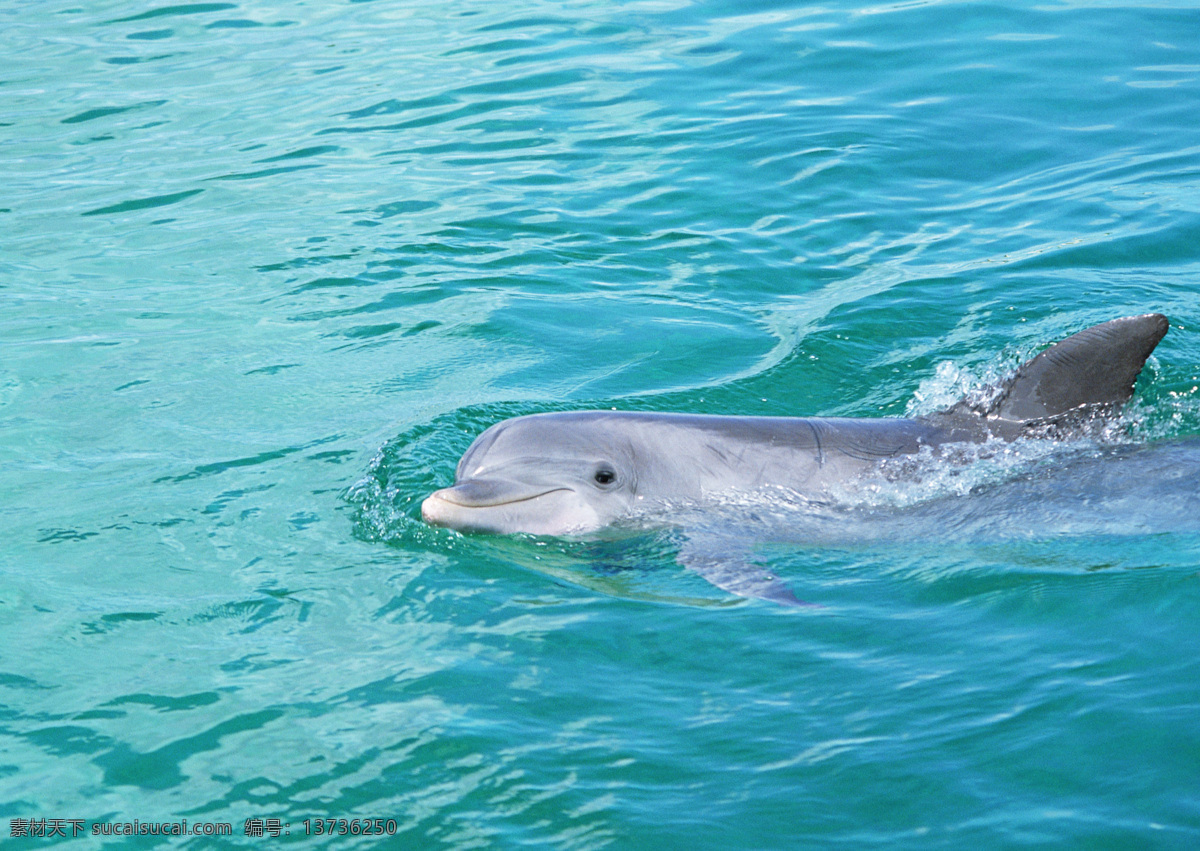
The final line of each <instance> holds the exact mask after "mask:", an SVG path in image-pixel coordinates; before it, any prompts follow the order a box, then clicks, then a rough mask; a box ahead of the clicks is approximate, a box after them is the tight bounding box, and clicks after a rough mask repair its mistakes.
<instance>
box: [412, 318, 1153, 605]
mask: <svg viewBox="0 0 1200 851" xmlns="http://www.w3.org/2000/svg"><path fill="white" fill-rule="evenodd" d="M1167 329H1168V323H1167V319H1166V317H1164V316H1162V315H1161V314H1157V313H1151V314H1145V315H1142V316H1130V317H1125V318H1122V319H1114V320H1112V321H1109V322H1105V323H1103V324H1101V325H1096V326H1093V327H1091V328H1088V329H1086V330H1084V331H1081V332H1079V333H1077V334H1075V335H1073V336H1071V337H1068V338H1066V339H1065V340H1062V341H1061V342H1059V343H1056V344H1055V345H1053V346H1051V347H1050V348H1048V349H1046V350H1045V351H1043V352H1042V353H1041V354H1039V355H1038V356H1037V357H1035V358H1033V359H1032V360H1030V361H1028V362H1026V363H1025V364H1023V365H1022V366H1021V367H1020V368H1019V369H1018V370H1017V371H1016V373H1015V374H1014V375H1013V376H1012V377H1011V378H1010V379H1008V380H1007V381H1005V382H1003V384H1002V385H1001V386H1000V387H999V388H997V392H996V394H995V395H994V396H993V397H992V400H991V401H990V402H988V403H986V404H979V403H973V402H970V401H968V400H966V399H964V400H961V401H959V402H957V403H956V404H954V405H953V406H951V407H950V408H948V409H946V410H944V411H940V412H938V413H936V414H933V415H930V416H926V417H916V418H881V419H846V418H822V417H731V416H710V415H702V414H680V413H646V412H637V413H635V412H618V411H575V412H565V413H549V414H533V415H530V416H523V417H515V418H513V419H509V420H504V421H503V422H500V423H497V424H496V425H493V426H492V427H490V428H488V429H487V430H486V431H484V432H483V433H482V434H481V435H480V436H479V437H478V438H477V439H476V440H475V442H474V443H473V444H472V445H471V447H470V448H469V449H468V450H467V452H466V453H465V454H464V455H463V457H462V460H461V461H459V464H458V468H457V470H456V472H455V484H454V485H453V486H452V487H448V488H443V489H441V490H438V491H436V492H435V493H433V494H432V495H430V496H429V497H428V498H427V499H426V500H425V501H424V503H423V504H422V506H421V516H422V518H423V519H424V520H425V521H426V522H427V523H430V524H432V525H437V526H446V527H449V528H452V529H456V530H459V531H463V532H482V533H491V534H512V533H529V534H535V535H555V536H578V535H586V534H588V533H592V532H596V531H598V530H601V529H604V528H606V527H609V526H613V525H617V524H620V525H636V524H637V523H639V522H643V521H644V522H647V523H651V524H659V525H661V524H669V523H670V522H671V515H672V507H673V506H678V505H687V506H689V507H690V508H691V509H692V511H690V512H689V514H691V515H693V516H694V514H695V508H696V507H697V506H700V507H701V508H703V507H704V506H708V508H709V510H711V511H713V512H717V513H719V512H720V511H721V507H722V505H728V504H729V500H730V499H731V498H737V497H739V496H741V495H754V494H764V493H769V492H771V491H779V490H780V489H782V490H784V491H786V492H788V493H791V494H795V495H798V496H799V497H801V498H803V499H805V500H809V501H811V502H813V503H814V504H819V503H820V502H821V501H823V500H827V499H830V498H831V497H832V495H833V494H836V493H838V492H842V490H843V489H844V488H845V487H847V486H851V487H852V486H853V485H854V483H856V482H860V481H863V480H865V479H868V478H869V477H871V476H872V475H877V474H878V473H879V471H880V470H881V469H883V468H884V465H886V464H889V463H893V464H894V461H895V459H903V458H906V457H915V456H917V455H918V454H920V453H927V454H932V455H934V456H935V457H944V458H949V456H951V455H952V454H953V451H952V450H953V447H954V446H955V445H969V444H978V443H983V442H985V441H988V440H993V439H1001V440H1003V441H1012V440H1015V439H1017V438H1021V437H1035V438H1037V437H1044V438H1050V439H1053V438H1058V437H1063V436H1069V435H1071V434H1073V433H1077V432H1078V431H1079V430H1080V429H1081V428H1082V427H1084V426H1085V425H1086V424H1088V423H1094V422H1096V421H1098V420H1102V419H1104V418H1111V417H1113V416H1115V415H1117V414H1118V413H1119V412H1120V410H1121V408H1122V406H1123V405H1124V404H1125V402H1127V401H1128V400H1129V398H1130V396H1131V395H1132V393H1133V387H1134V383H1135V382H1136V380H1137V376H1138V374H1139V373H1140V372H1141V370H1142V367H1143V365H1144V364H1145V362H1146V358H1148V357H1149V356H1150V353H1151V352H1153V351H1154V348H1155V346H1157V345H1158V343H1159V341H1160V340H1161V339H1162V338H1163V336H1165V334H1166V333H1167ZM687 549H688V552H686V553H685V554H683V555H681V560H683V561H684V562H685V563H686V564H687V565H688V566H689V567H691V568H692V569H694V570H696V571H697V572H699V573H700V574H701V575H703V576H704V577H705V578H706V579H708V580H709V581H710V582H712V583H713V584H715V585H718V586H719V587H722V588H725V589H726V590H731V591H733V592H735V593H738V594H742V595H744V596H758V597H766V598H771V599H777V600H780V601H783V602H796V601H795V598H794V597H791V596H790V592H788V591H787V590H786V588H784V587H782V586H781V584H780V583H779V581H778V580H777V579H775V577H773V576H770V575H769V574H764V573H763V572H762V571H759V570H756V569H753V568H748V567H747V566H745V565H743V564H740V563H737V562H736V560H734V561H733V562H731V561H730V560H729V559H723V558H721V557H720V556H716V555H713V554H710V553H703V552H698V551H697V547H695V546H691V547H688V548H687Z"/></svg>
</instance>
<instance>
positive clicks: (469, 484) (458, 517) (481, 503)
mask: <svg viewBox="0 0 1200 851" xmlns="http://www.w3.org/2000/svg"><path fill="white" fill-rule="evenodd" d="M560 490H567V488H562V487H545V486H537V485H526V484H523V483H520V482H512V481H505V480H502V479H467V480H466V481H462V482H459V483H458V484H456V485H454V487H449V488H442V489H441V490H439V491H434V492H433V493H432V494H430V495H429V496H428V497H426V499H425V501H424V502H422V503H421V519H422V520H424V521H425V522H426V523H430V524H432V525H434V526H450V527H459V526H463V525H465V524H463V522H462V521H463V518H464V512H463V509H467V510H468V511H469V510H470V509H472V508H496V507H498V506H502V505H511V504H513V503H515V502H526V501H528V500H531V499H537V498H538V497H539V496H545V495H546V494H548V493H553V492H555V491H560Z"/></svg>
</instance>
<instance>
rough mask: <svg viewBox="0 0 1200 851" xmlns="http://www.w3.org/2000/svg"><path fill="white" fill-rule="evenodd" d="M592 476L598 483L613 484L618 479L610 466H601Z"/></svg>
mask: <svg viewBox="0 0 1200 851" xmlns="http://www.w3.org/2000/svg"><path fill="white" fill-rule="evenodd" d="M592 478H593V479H594V480H595V482H596V484H598V485H611V484H612V483H613V482H615V481H616V480H617V474H616V473H614V472H613V471H612V470H610V469H608V467H601V468H600V469H599V470H597V471H596V472H595V473H594V474H593V475H592Z"/></svg>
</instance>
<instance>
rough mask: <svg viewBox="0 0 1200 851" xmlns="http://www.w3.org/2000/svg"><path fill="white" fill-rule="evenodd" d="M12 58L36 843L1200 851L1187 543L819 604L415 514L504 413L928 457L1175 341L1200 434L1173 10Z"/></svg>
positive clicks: (22, 694) (121, 38) (533, 30)
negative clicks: (721, 419) (608, 415)
mask: <svg viewBox="0 0 1200 851" xmlns="http://www.w3.org/2000/svg"><path fill="white" fill-rule="evenodd" d="M0 52H2V53H3V55H4V56H5V63H4V67H3V69H0V104H2V105H3V108H2V110H0V145H2V147H0V150H2V152H3V153H2V154H0V162H2V163H3V175H4V187H5V192H4V195H3V198H0V305H2V309H0V346H2V350H3V359H2V360H0V427H2V432H0V433H2V435H3V439H2V440H0V495H2V496H0V518H2V523H3V526H2V527H0V533H2V535H3V539H4V545H3V549H2V550H0V580H2V582H0V819H3V821H0V836H3V838H4V840H5V842H6V844H8V843H11V844H12V845H13V847H17V848H22V847H30V848H37V847H45V846H49V845H57V844H64V845H68V846H71V847H80V848H87V847H100V846H101V845H103V846H104V847H138V848H141V847H155V846H157V845H163V846H166V845H180V846H186V847H192V848H207V847H231V846H232V847H263V846H264V845H266V846H268V847H269V846H271V845H276V844H281V843H282V844H286V845H289V846H292V845H294V846H302V845H303V846H311V847H325V846H327V845H332V846H334V847H356V848H357V847H398V848H410V847H411V848H429V847H445V848H482V847H512V846H522V845H523V846H539V847H554V848H569V849H592V848H604V847H612V848H654V849H663V848H696V847H712V848H728V849H734V848H747V849H761V848H792V847H830V848H834V847H836V848H859V847H864V846H872V845H883V846H884V847H888V848H914V849H925V848H963V847H982V848H1014V847H1047V846H1056V847H1057V846H1064V847H1088V848H1190V847H1195V846H1196V845H1197V843H1200V662H1198V661H1197V654H1196V636H1197V634H1198V632H1200V570H1198V564H1200V535H1198V534H1197V531H1196V525H1195V523H1192V524H1190V525H1189V524H1187V523H1184V522H1179V523H1178V524H1176V525H1174V526H1173V525H1172V524H1171V522H1170V518H1171V512H1170V511H1164V512H1160V513H1159V520H1160V521H1163V522H1161V523H1160V525H1159V527H1158V528H1153V529H1145V530H1141V531H1139V529H1138V528H1132V529H1130V528H1124V527H1109V526H1107V525H1105V524H1098V525H1097V526H1095V527H1093V528H1087V529H1074V530H1072V529H1067V530H1057V531H1055V530H1049V531H1047V530H1044V529H1043V530H1041V531H1039V527H1038V515H1039V508H1038V506H1039V504H1038V502H1037V500H1034V499H1029V500H1026V501H1025V503H1024V504H1019V503H1018V502H1017V501H1015V500H1013V501H1010V502H1009V503H1007V504H1003V503H1002V505H1007V507H1008V508H1011V509H1012V511H1013V514H1012V518H1011V521H1008V520H1006V519H1005V518H1006V516H1007V512H1005V511H1001V512H1000V515H1001V516H1000V519H999V520H997V521H996V522H997V524H998V525H999V526H1000V527H1007V531H1008V533H1009V534H994V535H992V534H989V535H976V534H972V533H970V530H968V531H967V532H963V531H961V530H960V531H959V532H955V531H954V530H953V529H947V530H946V531H945V534H942V535H932V536H924V537H920V536H918V537H914V538H905V537H904V536H899V537H898V538H897V539H896V540H883V541H879V540H876V541H871V542H859V543H856V542H855V541H842V542H840V543H838V544H837V545H836V546H821V545H816V544H812V543H803V542H799V543H788V542H786V541H783V542H779V541H776V542H773V543H769V544H763V545H762V546H761V547H759V550H758V556H759V557H760V558H761V560H762V561H764V562H765V563H766V564H768V565H769V566H770V568H771V569H772V570H773V571H774V572H775V573H776V574H778V575H779V576H780V577H781V578H783V579H784V580H785V581H786V582H788V584H789V585H790V586H791V587H793V588H794V589H795V590H796V593H797V594H798V595H799V596H800V597H802V598H803V599H805V600H807V601H811V602H813V603H815V604H817V605H815V606H813V607H809V608H807V609H803V610H800V611H796V610H791V609H785V608H784V607H781V606H775V605H772V604H770V603H764V602H762V601H747V600H741V599H738V598H736V597H731V596H730V595H728V594H725V593H723V592H721V591H719V590H717V589H715V588H712V587H711V586H709V585H708V584H706V583H705V582H704V581H703V580H702V579H700V578H699V577H698V576H696V575H694V574H692V573H689V572H688V571H686V570H685V569H684V568H683V567H681V566H680V565H679V564H678V563H677V561H676V557H675V556H676V551H677V546H678V542H677V541H674V540H672V539H669V538H668V539H662V538H653V539H650V540H635V541H630V542H610V543H609V544H607V545H601V544H595V543H589V542H555V541H547V540H530V539H502V538H495V539H487V538H466V537H462V536H458V535H456V534H454V533H451V532H447V531H445V530H435V529H430V528H427V527H425V526H424V525H423V524H421V523H420V521H419V514H418V505H419V501H420V499H421V498H422V497H423V496H424V495H425V494H427V493H428V492H429V491H430V490H431V489H433V488H435V487H439V486H443V485H446V484H449V483H450V481H451V479H452V477H453V469H454V464H455V462H456V461H457V458H458V456H459V454H460V453H461V452H462V451H463V449H465V448H466V446H467V445H468V444H469V443H470V441H471V439H472V437H473V436H474V435H475V434H476V433H477V432H478V431H479V430H481V429H482V428H483V427H485V426H486V425H488V424H490V423H491V422H494V421H496V420H498V419H501V418H503V417H506V416H512V415H515V414H523V413H530V412H533V411H541V410H552V409H555V410H556V409H569V408H579V407H593V406H603V407H623V408H637V409H644V410H689V411H704V412H710V413H735V414H772V415H776V414H778V415H791V414H821V415H842V416H884V415H901V414H904V413H905V412H906V411H910V410H914V409H917V410H920V409H922V405H925V406H928V405H930V404H931V403H930V402H929V400H930V399H933V398H937V397H939V396H953V395H954V392H953V391H955V390H956V388H960V387H967V388H973V387H979V386H981V385H983V384H986V382H987V381H988V380H989V379H990V378H992V377H994V376H996V375H998V374H1002V373H1003V372H1004V370H1005V369H1008V368H1011V367H1012V366H1013V365H1014V364H1016V363H1017V362H1018V361H1019V360H1020V359H1021V358H1022V357H1025V356H1028V355H1029V354H1031V353H1032V352H1034V351H1036V350H1037V349H1038V347H1039V345H1041V344H1044V343H1045V342H1048V341H1049V340H1052V339H1056V338H1058V337H1061V336H1064V335H1065V334H1067V333H1071V332H1073V331H1076V330H1079V329H1080V328H1082V327H1085V326H1086V325H1088V324H1091V323H1093V322H1099V321H1103V320H1106V319H1109V318H1112V317H1115V316H1118V315H1123V314H1127V313H1140V312H1145V311H1148V310H1159V311H1162V312H1164V313H1166V314H1167V315H1168V316H1169V317H1170V318H1171V320H1172V330H1171V332H1170V333H1169V334H1168V336H1167V338H1166V339H1165V340H1164V342H1163V344H1162V345H1161V346H1160V347H1159V350H1158V352H1157V353H1156V355H1155V356H1154V358H1153V359H1152V361H1151V363H1150V366H1149V368H1148V370H1147V374H1146V375H1144V377H1143V380H1142V382H1141V383H1140V385H1139V393H1138V401H1137V403H1136V405H1135V406H1134V411H1133V413H1132V414H1131V415H1130V418H1129V420H1128V422H1129V424H1130V425H1129V427H1130V429H1131V431H1132V434H1133V437H1132V439H1133V440H1134V441H1135V442H1151V441H1157V440H1174V439H1176V438H1179V439H1184V440H1186V439H1187V438H1189V437H1193V436H1195V435H1200V391H1198V390H1197V386H1198V385H1200V333H1197V320H1200V308H1198V306H1197V305H1198V302H1197V283H1196V282H1197V280H1200V262H1198V255H1197V244H1198V240H1200V137H1198V136H1197V134H1196V128H1197V116H1198V115H1200V10H1198V9H1197V8H1195V7H1189V6H1187V5H1186V4H1172V3H1164V4H1156V5H1146V6H1127V5H1121V4H1118V3H1097V4H1095V5H1088V4H1084V3H1063V4H1058V3H1055V4H1046V5H1033V4H1021V5H1012V6H1001V5H987V4H955V3H944V4H938V3H930V4H924V3H898V4H894V5H878V6H859V5H850V4H841V3H833V4H826V5H822V6H808V5H804V4H799V3H789V2H783V3H770V4H768V3H759V4H746V3H743V4H737V3H720V2H713V3H694V2H682V0H679V1H678V2H677V0H646V2H628V3H620V4H615V3H602V2H592V1H590V0H580V1H579V2H569V3H546V2H540V0H528V1H527V2H517V3H498V2H494V0H489V2H476V0H465V2H460V3H453V4H446V3H422V2H419V0H414V2H404V3H393V2H388V0H377V2H370V3H342V2H336V3H310V4H294V5H283V6H281V5H279V4H265V3H248V2H237V3H233V2H229V3H197V4H191V5H161V6H156V5H152V4H151V5H135V4H127V3H116V2H95V3H88V4H77V5H73V4H65V3H61V2H57V0H47V1H46V2H42V3H37V4H31V3H20V2H8V3H0ZM1167 457H1173V456H1167ZM1183 457H1185V458H1188V457H1190V458H1192V459H1194V458H1195V457H1196V456H1195V454H1194V453H1193V454H1191V455H1187V454H1186V453H1185V454H1184V456H1183ZM1195 481H1196V471H1195V469H1194V468H1193V469H1181V470H1180V471H1179V479H1178V481H1177V482H1176V483H1175V484H1174V485H1173V487H1174V488H1175V490H1174V491H1171V490H1168V491H1166V492H1165V493H1166V496H1165V497H1163V499H1165V500H1167V501H1170V499H1171V498H1172V494H1174V496H1175V497H1181V495H1184V494H1187V493H1194V488H1193V487H1192V484H1191V483H1193V482H1195ZM1018 492H1019V491H1018ZM1035 493H1036V492H1035ZM1077 496H1078V501H1077V503H1074V505H1075V507H1074V508H1073V509H1072V511H1073V512H1074V516H1075V517H1076V518H1079V517H1087V516H1088V515H1087V506H1088V505H1090V504H1091V502H1090V501H1091V500H1097V501H1101V502H1102V501H1103V495H1102V494H1095V493H1089V492H1080V493H1078V494H1077ZM1160 496H1161V494H1160ZM1039 498H1040V497H1039ZM1031 503H1032V504H1031ZM1060 507H1061V504H1060ZM1108 507H1109V509H1112V508H1113V506H1111V505H1109V506H1108ZM1167 507H1168V508H1169V506H1167ZM1018 509H1019V510H1018ZM1117 510H1118V512H1119V507H1118V509H1117ZM1085 525H1086V524H1085ZM1072 531H1073V533H1071V534H1067V532H1072ZM1018 533H1021V534H1018ZM327 818H342V819H348V820H349V819H384V820H393V821H394V825H392V826H391V827H393V828H394V834H392V835H390V836H382V837H381V836H350V835H345V836H335V838H334V840H333V841H332V842H330V841H329V838H328V837H316V836H312V835H306V831H305V828H304V822H305V820H309V824H310V828H309V834H311V833H312V827H311V825H312V823H313V820H316V819H327ZM18 819H24V820H29V819H78V820H80V821H81V823H82V825H83V827H84V833H85V834H89V835H81V836H79V837H78V838H76V839H74V840H71V839H63V838H25V839H21V838H13V837H12V836H11V834H12V833H13V831H14V825H15V822H14V820H18ZM135 819H136V820H138V821H139V822H140V823H148V822H178V821H181V820H183V819H186V820H187V821H188V823H189V825H194V824H197V823H206V822H224V823H229V824H231V825H232V826H233V836H232V837H231V838H226V839H223V840H215V839H212V838H208V837H203V836H196V837H181V838H177V839H158V838H154V837H150V836H140V837H133V838H121V837H108V838H95V837H92V836H90V830H91V826H92V825H93V824H97V825H98V824H101V823H109V822H132V821H134V820H135ZM248 819H264V820H265V819H279V820H280V822H279V828H280V832H281V833H285V834H287V835H286V837H285V836H281V837H280V838H278V839H271V838H267V839H259V838H254V837H250V836H247V835H246V831H245V825H246V821H247V820H248ZM385 828H386V825H385ZM346 829H347V831H348V830H349V828H348V827H347V828H346ZM385 832H387V830H385ZM69 833H70V828H69V827H68V834H69Z"/></svg>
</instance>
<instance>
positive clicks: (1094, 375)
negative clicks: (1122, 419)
mask: <svg viewBox="0 0 1200 851" xmlns="http://www.w3.org/2000/svg"><path fill="white" fill-rule="evenodd" d="M1168 327H1169V325H1168V323H1167V318H1166V317H1165V316H1163V315H1162V314H1161V313H1147V314H1145V315H1143V316H1126V317H1124V318H1122V319H1113V320H1112V321H1110V322H1105V323H1103V324H1101V325H1094V326H1092V327H1091V328H1088V329H1086V330H1084V331H1080V332H1079V333H1078V334H1074V335H1072V336H1070V337H1067V338H1066V339H1065V340H1063V341H1062V342H1060V343H1055V344H1054V345H1053V346H1051V347H1050V348H1048V349H1046V351H1044V352H1042V353H1041V354H1040V355H1038V356H1037V357H1035V358H1034V359H1033V360H1031V361H1028V362H1027V363H1025V364H1023V365H1022V366H1021V368H1020V369H1018V370H1017V374H1016V375H1014V376H1013V377H1012V378H1011V379H1010V380H1009V381H1008V384H1007V386H1006V387H1005V388H1004V390H1003V391H1002V392H1001V393H1000V395H999V397H997V399H996V401H995V402H993V403H992V405H991V407H990V408H989V409H988V411H987V412H986V416H987V417H988V419H1000V420H1005V421H1008V422H1015V423H1027V422H1030V421H1036V420H1047V419H1051V418H1054V417H1059V416H1062V415H1063V414H1066V413H1068V412H1070V411H1077V410H1079V411H1081V412H1086V411H1088V410H1110V409H1111V410H1112V411H1114V412H1115V411H1116V410H1118V409H1119V408H1120V407H1121V405H1123V404H1124V403H1125V402H1127V401H1128V400H1129V397H1130V396H1131V395H1133V385H1134V382H1135V381H1137V377H1138V373H1139V372H1141V371H1142V366H1143V365H1144V364H1145V363H1146V358H1148V357H1150V353H1151V352H1153V351H1154V347H1155V346H1157V345H1158V341H1159V340H1161V339H1162V338H1163V337H1164V336H1165V335H1166V333H1167V328H1168Z"/></svg>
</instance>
